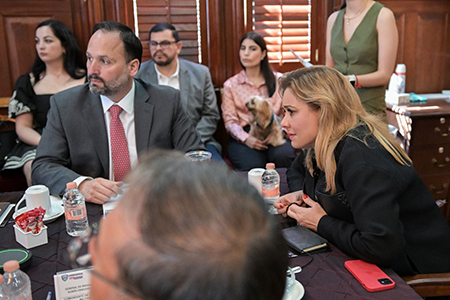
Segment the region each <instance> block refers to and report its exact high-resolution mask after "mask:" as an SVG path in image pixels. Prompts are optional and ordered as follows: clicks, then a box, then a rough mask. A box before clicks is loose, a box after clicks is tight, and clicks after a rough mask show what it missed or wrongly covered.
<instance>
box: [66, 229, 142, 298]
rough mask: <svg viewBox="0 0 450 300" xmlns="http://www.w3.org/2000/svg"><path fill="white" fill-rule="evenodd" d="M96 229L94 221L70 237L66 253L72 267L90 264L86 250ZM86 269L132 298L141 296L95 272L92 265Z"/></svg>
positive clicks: (96, 232) (89, 257) (84, 266)
mask: <svg viewBox="0 0 450 300" xmlns="http://www.w3.org/2000/svg"><path fill="white" fill-rule="evenodd" d="M98 229H99V225H98V223H94V224H92V225H91V226H90V227H89V228H88V230H86V231H85V232H84V233H83V234H81V235H80V236H78V237H77V238H74V239H72V240H71V241H70V242H69V245H68V246H67V254H68V256H69V263H70V266H71V267H72V268H74V269H77V268H86V267H90V266H92V262H91V255H90V254H89V253H88V252H87V251H88V244H89V241H90V240H91V239H92V238H94V237H96V236H97V234H98ZM88 270H89V271H90V272H91V274H92V275H94V276H96V277H98V278H99V279H101V280H103V281H104V282H106V283H107V284H109V285H111V286H112V287H114V288H115V289H117V290H118V291H120V292H122V293H123V294H125V295H128V296H132V297H133V298H136V297H137V298H142V297H141V296H140V295H137V294H136V292H133V291H131V290H130V289H129V288H127V287H125V286H123V284H120V283H119V282H117V281H114V280H111V279H109V278H108V277H106V276H104V275H102V274H101V273H99V272H97V271H96V270H95V269H94V268H93V267H90V268H89V269H88ZM142 299H143V298H142Z"/></svg>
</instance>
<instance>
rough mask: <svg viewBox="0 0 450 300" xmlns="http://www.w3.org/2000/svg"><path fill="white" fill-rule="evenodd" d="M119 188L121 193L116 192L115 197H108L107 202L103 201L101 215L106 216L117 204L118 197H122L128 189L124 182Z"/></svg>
mask: <svg viewBox="0 0 450 300" xmlns="http://www.w3.org/2000/svg"><path fill="white" fill-rule="evenodd" d="M120 189H121V190H122V194H118V195H117V196H116V197H114V198H111V199H109V201H108V202H105V203H103V216H106V215H107V214H109V213H110V212H111V211H112V210H113V209H114V208H116V206H117V204H119V201H120V199H122V196H123V195H124V194H125V192H126V191H127V190H128V184H126V183H125V184H124V185H123V186H121V187H120Z"/></svg>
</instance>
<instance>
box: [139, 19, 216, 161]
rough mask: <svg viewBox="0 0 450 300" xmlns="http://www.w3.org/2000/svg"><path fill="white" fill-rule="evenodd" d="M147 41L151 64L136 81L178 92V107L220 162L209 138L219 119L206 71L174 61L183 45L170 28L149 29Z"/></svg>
mask: <svg viewBox="0 0 450 300" xmlns="http://www.w3.org/2000/svg"><path fill="white" fill-rule="evenodd" d="M149 41H150V42H149V48H150V53H151V55H152V60H150V61H146V62H144V63H143V64H142V66H141V69H140V70H139V72H138V74H137V76H136V78H139V79H141V80H143V81H145V82H149V83H154V84H159V85H168V86H171V87H173V88H176V89H178V90H180V92H181V104H182V105H183V108H184V109H185V111H186V113H187V115H188V116H189V117H190V119H191V120H192V121H193V122H194V124H195V125H196V129H197V132H198V134H199V135H200V137H201V139H202V142H203V143H204V144H205V146H206V148H207V149H208V150H209V151H210V152H211V153H212V155H213V156H212V158H213V159H215V160H221V161H223V160H222V157H221V155H220V150H221V146H220V144H219V143H218V142H217V141H216V140H215V139H214V138H213V134H214V132H215V131H216V126H217V122H218V120H219V119H220V115H219V109H218V107H217V100H216V95H215V92H214V86H213V84H212V81H211V75H210V73H209V69H208V68H207V67H206V66H204V65H201V64H197V63H193V62H191V61H188V60H185V59H182V58H179V57H178V55H179V53H180V51H181V48H182V47H183V45H182V42H181V41H180V36H179V35H178V32H177V30H176V29H175V27H173V26H172V25H171V24H168V23H159V24H156V25H155V26H153V28H152V29H151V30H150V33H149Z"/></svg>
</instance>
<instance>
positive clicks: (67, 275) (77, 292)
mask: <svg viewBox="0 0 450 300" xmlns="http://www.w3.org/2000/svg"><path fill="white" fill-rule="evenodd" d="M89 270H90V268H82V269H75V270H70V271H64V272H58V273H56V275H53V280H54V282H55V296H56V300H88V299H89V298H90V290H91V272H90V271H89Z"/></svg>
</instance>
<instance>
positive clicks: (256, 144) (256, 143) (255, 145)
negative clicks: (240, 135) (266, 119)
mask: <svg viewBox="0 0 450 300" xmlns="http://www.w3.org/2000/svg"><path fill="white" fill-rule="evenodd" d="M244 144H245V145H247V147H249V148H252V149H256V150H266V149H267V145H265V144H264V142H263V141H261V140H258V139H257V138H255V137H254V136H251V135H250V136H249V137H248V138H247V139H246V140H245V141H244Z"/></svg>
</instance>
